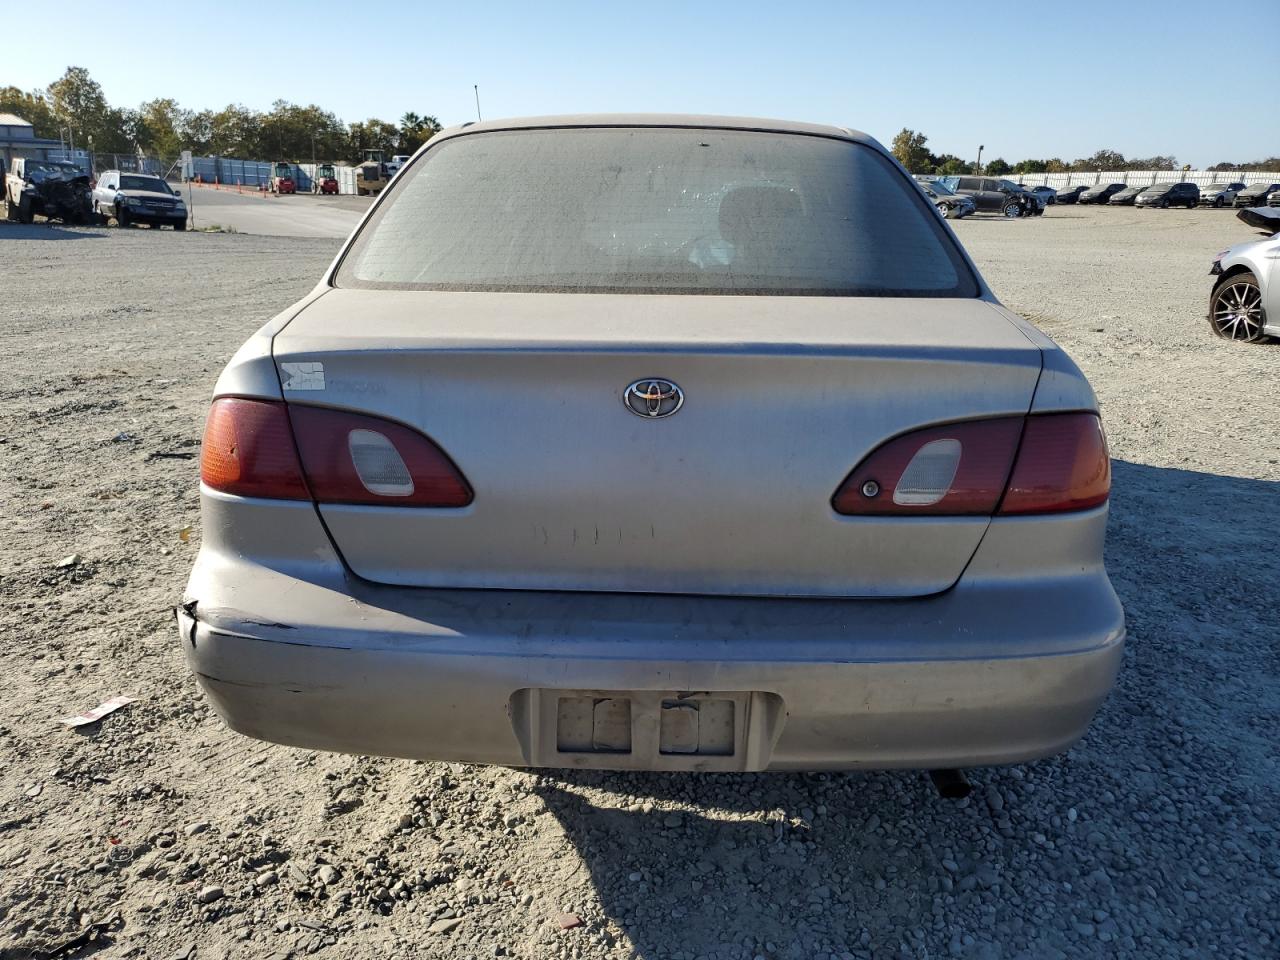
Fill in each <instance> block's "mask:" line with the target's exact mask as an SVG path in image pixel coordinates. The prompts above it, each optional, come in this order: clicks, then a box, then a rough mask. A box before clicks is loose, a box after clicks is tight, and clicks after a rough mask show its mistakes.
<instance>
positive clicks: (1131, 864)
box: [536, 461, 1280, 960]
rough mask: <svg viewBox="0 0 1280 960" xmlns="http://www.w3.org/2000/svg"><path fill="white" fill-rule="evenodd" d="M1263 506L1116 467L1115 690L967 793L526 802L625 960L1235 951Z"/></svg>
mask: <svg viewBox="0 0 1280 960" xmlns="http://www.w3.org/2000/svg"><path fill="white" fill-rule="evenodd" d="M1277 503H1280V483H1276V482H1269V481H1259V480H1249V479H1241V478H1234V477H1225V476H1217V475H1213V474H1206V473H1196V472H1192V471H1185V470H1177V469H1165V468H1158V467H1150V466H1144V465H1140V464H1134V463H1127V462H1123V461H1117V462H1116V463H1115V484H1114V492H1113V498H1112V520H1111V526H1110V532H1109V536H1108V542H1107V552H1108V567H1109V569H1110V571H1111V575H1112V578H1113V581H1114V582H1115V585H1116V588H1117V591H1118V592H1119V593H1120V595H1121V598H1122V600H1123V601H1124V603H1125V607H1126V612H1127V615H1128V624H1129V646H1128V649H1127V651H1126V659H1125V667H1124V670H1123V671H1122V673H1121V677H1120V681H1119V683H1118V686H1117V688H1116V691H1115V692H1114V694H1113V695H1112V697H1111V698H1110V699H1109V701H1108V702H1107V704H1106V706H1105V707H1104V708H1103V710H1102V712H1101V713H1100V714H1099V716H1098V717H1097V719H1096V720H1095V722H1094V724H1093V726H1092V728H1091V729H1090V732H1089V734H1088V735H1087V736H1086V737H1085V739H1084V740H1083V741H1082V742H1081V743H1080V744H1078V745H1077V746H1076V747H1074V748H1073V749H1072V750H1071V751H1070V753H1069V754H1067V755H1066V756H1064V757H1057V758H1052V759H1048V760H1043V761H1039V762H1036V763H1031V764H1025V765H1022V766H1017V767H1008V768H990V769H983V770H975V771H972V772H971V778H972V780H973V781H974V784H975V789H974V794H973V795H972V796H971V797H970V798H968V799H966V800H963V801H959V802H957V801H947V800H943V799H941V798H939V797H938V796H937V795H936V794H935V792H934V790H933V789H932V787H931V785H930V784H929V781H928V780H927V778H926V777H925V776H924V775H923V774H922V773H919V772H909V771H901V772H867V773H838V774H737V775H721V774H714V775H711V774H709V775H702V776H696V775H695V776H689V775H675V774H644V773H601V772H586V771H573V772H565V771H555V772H551V771H548V772H547V775H546V776H543V777H541V778H540V781H539V785H538V787H537V788H536V789H537V792H538V793H539V795H540V796H541V798H542V800H543V801H544V802H545V804H546V806H547V809H548V810H549V811H550V812H551V814H552V815H554V816H555V818H556V819H557V821H558V822H559V824H560V825H561V827H562V829H563V831H564V835H565V837H566V838H567V839H568V841H569V842H570V843H571V844H572V845H573V847H574V848H575V849H576V851H577V853H578V854H579V855H580V857H581V859H582V862H583V863H584V864H585V865H586V867H587V868H588V870H589V871H590V884H591V886H592V888H593V889H594V892H595V894H596V895H597V896H598V898H599V901H600V904H601V906H602V908H603V910H604V912H605V914H606V915H607V917H608V918H609V919H610V920H612V921H613V924H616V926H618V927H620V928H621V929H622V930H623V931H624V932H625V934H626V936H627V937H628V938H629V940H630V941H631V943H632V944H634V948H635V952H634V954H632V955H633V956H636V957H642V958H646V960H648V958H652V960H657V958H668V957H672V956H687V957H690V958H694V957H708V958H711V957H724V958H727V957H733V958H738V957H745V958H748V960H750V958H753V957H756V956H763V957H767V958H770V960H776V958H795V960H813V958H818V957H824V956H830V957H832V958H836V957H842V956H845V955H846V954H850V955H853V956H857V957H863V956H866V957H871V956H874V957H890V956H892V957H898V956H906V957H923V956H939V955H944V956H946V955H949V956H961V957H1002V958H1010V957H1018V958H1022V957H1026V958H1033V957H1034V958H1040V957H1049V956H1062V955H1070V956H1081V955H1084V956H1093V955H1104V954H1105V955H1112V954H1118V955H1133V956H1142V955H1183V952H1184V951H1185V950H1186V949H1187V944H1188V943H1191V944H1194V945H1195V948H1196V949H1197V950H1203V953H1202V954H1199V955H1211V954H1212V953H1213V952H1215V951H1216V950H1223V949H1232V948H1235V949H1239V948H1241V946H1242V945H1241V944H1238V943H1236V942H1234V941H1233V940H1231V939H1230V937H1231V934H1230V933H1229V932H1228V931H1227V929H1226V927H1225V925H1223V924H1221V923H1219V922H1218V920H1216V919H1215V918H1218V919H1220V918H1221V917H1222V916H1225V915H1227V914H1231V913H1234V912H1237V911H1245V912H1246V915H1247V916H1252V917H1254V918H1256V920H1257V922H1259V923H1262V924H1264V925H1265V924H1266V923H1268V922H1269V921H1267V920H1265V918H1266V917H1267V916H1270V915H1271V914H1270V911H1271V909H1272V907H1271V903H1270V901H1268V900H1265V899H1264V897H1274V884H1272V888H1271V890H1270V891H1266V890H1264V889H1263V888H1264V887H1265V886H1266V884H1259V883H1258V882H1257V877H1258V870H1259V864H1260V863H1261V864H1267V863H1274V862H1276V860H1277V857H1280V839H1278V838H1277V836H1276V834H1275V832H1274V830H1269V829H1258V822H1257V819H1256V818H1257V816H1258V814H1257V813H1254V812H1253V811H1259V812H1260V811H1264V810H1267V809H1271V810H1274V806H1273V804H1274V794H1275V788H1276V784H1275V783H1274V782H1273V781H1274V773H1273V772H1268V771H1269V769H1270V768H1269V764H1271V765H1273V760H1272V759H1269V758H1270V757H1271V756H1272V752H1273V737H1274V729H1275V724H1276V723H1277V722H1278V721H1280V684H1278V683H1277V680H1276V678H1277V676H1280V659H1278V657H1277V649H1276V645H1275V643H1274V633H1275V631H1274V623H1275V619H1274V608H1273V606H1272V601H1271V600H1270V599H1269V598H1268V596H1267V590H1266V587H1265V585H1267V584H1270V585H1272V586H1274V584H1276V583H1280V551H1278V550H1277V549H1276V544H1277V543H1280V510H1277V509H1276V504H1277ZM1268 624H1270V626H1267V625H1268ZM1197 808H1201V809H1205V813H1204V814H1197V813H1196V812H1195V811H1196V809H1197ZM1030 916H1034V917H1035V918H1036V922H1035V923H1034V924H1033V923H1030V922H1028V921H1027V920H1026V918H1027V917H1030ZM584 919H585V920H586V921H587V927H588V931H587V932H588V935H591V936H596V937H601V938H604V939H605V940H606V941H607V939H608V935H607V931H606V930H605V929H604V928H603V927H602V926H601V921H602V920H603V919H604V918H598V917H584ZM593 928H595V929H593Z"/></svg>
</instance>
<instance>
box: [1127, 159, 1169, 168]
mask: <svg viewBox="0 0 1280 960" xmlns="http://www.w3.org/2000/svg"><path fill="white" fill-rule="evenodd" d="M1129 168H1130V169H1132V170H1177V169H1178V161H1177V159H1176V158H1174V157H1172V156H1168V157H1164V156H1158V157H1147V158H1146V159H1144V160H1139V159H1137V158H1134V159H1131V160H1130V161H1129Z"/></svg>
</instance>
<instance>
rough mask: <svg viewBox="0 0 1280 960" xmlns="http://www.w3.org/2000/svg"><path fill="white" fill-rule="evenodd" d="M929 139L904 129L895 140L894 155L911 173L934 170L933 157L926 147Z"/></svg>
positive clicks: (921, 134)
mask: <svg viewBox="0 0 1280 960" xmlns="http://www.w3.org/2000/svg"><path fill="white" fill-rule="evenodd" d="M928 142H929V138H928V137H926V136H925V135H924V134H923V133H916V131H914V130H908V129H907V128H906V127H903V128H902V130H901V132H899V134H898V135H897V136H896V137H894V138H893V155H894V156H895V157H897V158H898V162H899V163H901V164H902V165H903V166H904V167H906V168H907V171H908V172H910V173H924V172H925V171H927V170H931V169H932V168H933V163H932V160H933V156H932V155H931V154H930V153H929V150H928V148H927V147H926V146H925V144H926V143H928Z"/></svg>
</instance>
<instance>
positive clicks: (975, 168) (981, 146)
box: [973, 143, 986, 176]
mask: <svg viewBox="0 0 1280 960" xmlns="http://www.w3.org/2000/svg"><path fill="white" fill-rule="evenodd" d="M985 149H986V145H985V144H981V143H980V144H978V162H977V163H975V164H974V165H973V172H974V173H975V174H977V175H978V176H982V151H983V150H985Z"/></svg>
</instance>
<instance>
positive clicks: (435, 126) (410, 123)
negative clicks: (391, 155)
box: [396, 112, 441, 153]
mask: <svg viewBox="0 0 1280 960" xmlns="http://www.w3.org/2000/svg"><path fill="white" fill-rule="evenodd" d="M440 130H441V126H440V121H439V120H437V119H436V118H435V117H433V116H430V115H427V116H419V115H418V114H416V113H413V112H409V113H406V114H405V115H404V116H403V117H401V118H400V133H399V136H398V137H397V140H396V150H397V152H398V153H414V152H415V151H416V150H417V149H418V148H419V147H420V146H422V145H423V144H424V143H426V142H427V141H428V140H430V139H431V138H432V137H434V136H435V135H436V134H437V133H439V132H440Z"/></svg>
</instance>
